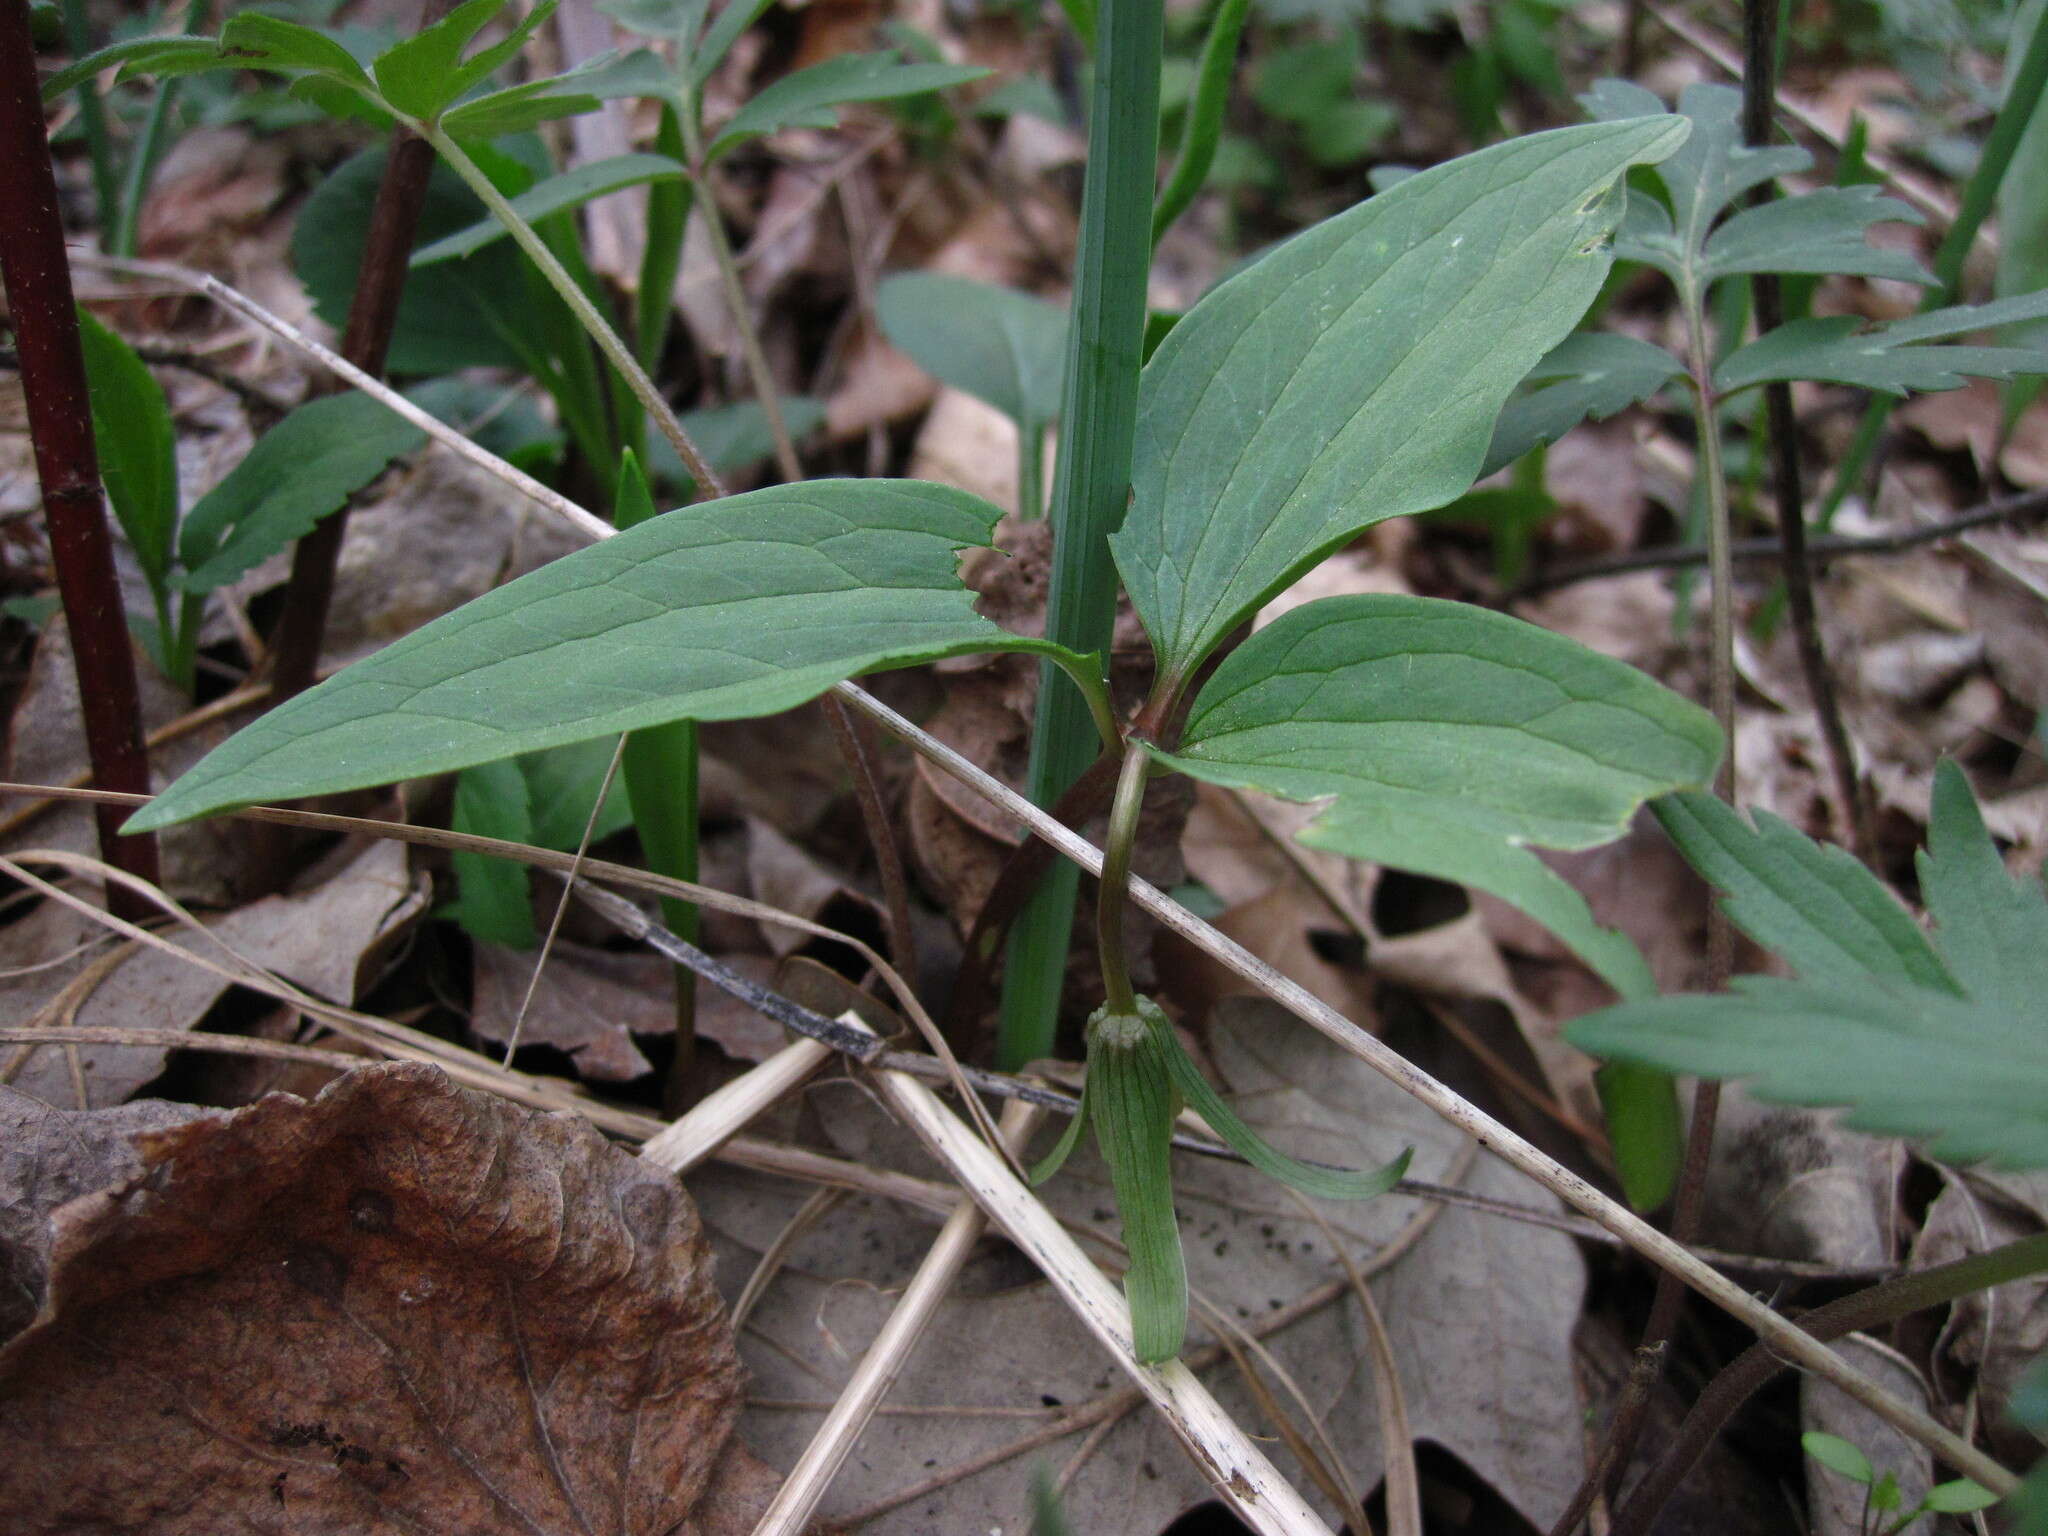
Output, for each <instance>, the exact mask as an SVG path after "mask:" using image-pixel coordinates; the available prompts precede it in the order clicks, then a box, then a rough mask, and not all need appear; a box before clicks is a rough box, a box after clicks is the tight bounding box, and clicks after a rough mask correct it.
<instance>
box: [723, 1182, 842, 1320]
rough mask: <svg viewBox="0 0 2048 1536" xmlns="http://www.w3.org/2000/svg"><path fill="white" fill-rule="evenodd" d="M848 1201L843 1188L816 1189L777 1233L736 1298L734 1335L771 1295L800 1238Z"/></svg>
mask: <svg viewBox="0 0 2048 1536" xmlns="http://www.w3.org/2000/svg"><path fill="white" fill-rule="evenodd" d="M845 1198H846V1191H845V1190H843V1189H830V1188H826V1189H817V1190H813V1191H812V1192H811V1194H810V1196H809V1198H807V1199H806V1200H805V1201H804V1203H803V1204H802V1205H800V1206H799V1207H797V1212H796V1214H795V1215H794V1216H792V1217H790V1218H789V1220H788V1221H786V1222H784V1223H783V1224H782V1230H781V1231H780V1232H778V1233H776V1234H775V1241H774V1242H772V1243H770V1244H769V1245H768V1247H767V1249H766V1251H764V1252H763V1253H762V1255H761V1257H760V1259H759V1261H757V1262H756V1263H755V1265H754V1272H753V1273H752V1274H750V1275H748V1276H747V1283H746V1284H745V1285H743V1286H741V1287H740V1293H739V1295H737V1296H735V1297H734V1298H733V1303H732V1331H733V1332H734V1333H738V1332H740V1330H742V1329H743V1328H745V1327H746V1326H747V1319H748V1318H750V1317H752V1316H753V1315H754V1308H755V1307H757V1306H758V1305H760V1302H761V1298H762V1297H763V1296H765V1295H767V1294H768V1287H769V1286H770V1285H772V1284H774V1282H775V1277H776V1276H777V1275H779V1274H781V1273H782V1266H783V1265H784V1264H785V1263H787V1262H788V1260H789V1253H790V1250H791V1249H792V1248H794V1247H796V1245H797V1241H798V1239H800V1238H801V1237H802V1236H803V1235H804V1234H805V1233H806V1232H808V1231H810V1230H811V1228H812V1227H814V1226H816V1225H817V1224H818V1223H819V1222H820V1221H822V1220H823V1219H824V1217H825V1215H826V1213H827V1212H829V1211H830V1210H831V1209H832V1207H834V1206H835V1205H837V1204H838V1203H839V1202H840V1201H842V1200H844V1199H845Z"/></svg>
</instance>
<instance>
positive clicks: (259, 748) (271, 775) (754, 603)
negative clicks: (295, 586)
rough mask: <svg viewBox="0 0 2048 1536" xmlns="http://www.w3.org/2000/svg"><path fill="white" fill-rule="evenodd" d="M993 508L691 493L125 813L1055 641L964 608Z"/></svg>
mask: <svg viewBox="0 0 2048 1536" xmlns="http://www.w3.org/2000/svg"><path fill="white" fill-rule="evenodd" d="M999 516H1000V514H999V513H998V511H997V510H996V508H994V507H992V506H990V505H989V504H988V503H986V502H984V501H981V500H979V499H978V498H976V497H973V496H970V495H968V494H967V493H965V492H964V491H956V490H952V489H950V488H948V487H945V486H938V485H929V484H924V483H921V482H918V481H908V480H821V481H815V482H812V483H809V484H805V485H788V486H776V487H772V488H770V489H768V490H763V491H754V492H751V493H749V494H748V495H744V496H733V497H728V498H726V499H724V500H722V501H713V502H703V503H699V504H697V505H695V506H691V507H685V508H681V509H679V510H677V511H674V512H670V513H668V514H666V515H665V516H661V517H657V518H654V519H652V520H650V521H648V522H644V523H641V524H640V525H638V526H637V527H635V528H632V529H629V530H627V531H626V532H623V533H620V534H618V535H617V536H616V537H614V538H612V539H609V540H607V541H605V542H604V543H601V544H597V545H594V546H592V547H590V548H588V549H583V550H579V551H577V552H576V553H575V554H572V555H570V556H568V557H566V558H564V559H562V560H558V561H556V562H555V563H554V564H552V565H549V566H546V567H544V568H543V569H541V570H538V571H535V572H534V573H533V574H531V575H529V576H525V577H522V578H520V579H519V580H518V581H515V582H512V583H510V584H508V585H506V586H503V587H500V588H499V589H497V590H496V591H494V592H491V593H488V594H486V595H485V596H483V597H481V598H478V599H477V600H476V601H474V602H471V603H469V604H467V605H465V606H464V607H462V608H460V609H457V610H456V611H455V612H454V613H451V614H449V615H447V616H446V617H444V618H441V619H438V620H436V621H435V622H434V623H432V624H429V625H427V626H426V627H425V628H424V629H421V630H419V631H418V632H416V633H415V634H412V635H409V636H407V637H406V638H405V639H403V640H400V641H398V642H397V643H396V644H394V645H392V646H390V647H388V648H386V649H385V650H383V651H380V652H378V653H377V654H376V655H375V656H372V657H369V658H368V659H367V660H364V661H361V662H358V663H357V664H356V665H355V666H353V667H350V668H348V669H347V670H346V671H344V672H342V673H340V674H339V675H337V676H335V677H333V678H330V679H329V680H328V681H326V682H325V683H322V684H321V685H320V686H319V687H317V688H314V689H312V690H310V691H308V692H306V693H303V694H300V695H299V696H298V697H297V698H295V699H293V700H291V701H290V702H289V703H287V704H284V705H282V706H280V707H279V708H277V709H275V710H273V711H271V712H270V713H269V714H267V715H265V716H264V717H263V718H262V719H260V720H258V721H257V722H255V723H254V724H253V725H250V726H248V727H246V728H245V729H243V730H242V731H241V732H240V733H239V734H237V735H236V736H234V737H232V738H231V739H230V740H229V741H227V742H226V743H225V744H224V745H223V746H221V747H220V748H219V749H218V750H217V751H215V752H214V753H213V754H212V755H211V756H209V757H207V758H206V759H205V760H204V761H202V762H201V763H200V764H199V765H198V766H197V767H196V768H194V769H193V770H192V771H191V772H190V773H188V774H186V775H185V777H184V778H182V779H180V780H178V782H177V783H175V784H173V785H172V786H171V787H170V789H169V790H167V791H166V792H165V793H164V794H162V795H160V796H159V797H158V798H157V799H156V800H154V801H153V802H151V804H150V805H149V806H147V807H145V808H144V809H143V810H142V811H141V812H140V813H139V814H138V816H137V817H136V818H135V819H134V821H133V822H132V823H131V825H134V826H136V828H137V829H138V830H140V829H141V828H142V827H162V826H169V825H171V824H173V823H175V822H179V821H186V820H189V819H191V818H192V817H195V816H203V815H206V814H208V813H209V812H214V811H220V810H225V809H228V808H230V807H234V806H239V805H248V804H253V803H256V802H259V801H265V800H273V799H297V798H300V797H302V796H306V795H315V794H329V793H333V792H336V791H339V790H343V789H355V788H362V787H365V786H368V785H372V784H382V783H388V782H390V781H392V780H394V779H402V778H412V777H416V776H419V775H422V774H430V773H445V772H449V771H452V770H454V769H458V768H465V767H470V766H473V765H475V764H477V763H485V762H491V761H495V760H496V759H499V758H504V757H511V756H514V755H516V754H518V753H521V752H529V751H535V750H538V749H539V748H542V747H550V746H559V745H562V744H564V743H567V742H574V741H584V740H588V739H589V738H591V737H594V736H603V735H609V734H612V733H614V732H618V731H628V730H637V729H640V728H642V727H644V726H650V725H661V724H664V723H666V722H668V721H671V720H730V719H740V718H748V717H752V716H756V715H767V714H774V713H776V712H778V711H780V710H784V709H789V708H793V707H794V706H796V705H798V704H801V703H803V702H804V701H806V700H807V699H811V698H814V697H816V696H817V695H818V694H820V693H822V692H824V691H825V690H826V689H827V688H829V687H831V686H832V685H833V684H834V683H837V682H839V681H841V680H842V679H845V678H849V677H855V676H858V675H860V674H862V673H864V672H871V671H876V670H878V669H882V668H887V667H901V666H910V665H913V664H915V663H918V662H922V661H931V660H935V659H937V658H939V657H942V656H954V655H962V654H966V653H970V652H976V651H999V650H1022V651H1029V652H1034V653H1036V654H1040V655H1051V654H1054V653H1057V652H1058V650H1059V648H1058V647H1056V646H1052V645H1049V644H1047V643H1046V642H1045V641H1042V640H1027V639H1023V638H1020V637H1018V636H1015V635H1012V634H1010V633H1008V632H1007V631H1005V630H1003V629H1001V628H999V627H997V626H996V625H994V624H992V623H990V622H989V621H988V620H987V619H984V618H983V617H981V615H980V614H978V613H976V612H975V610H974V604H973V594H972V593H970V592H969V591H968V590H967V589H966V588H965V587H964V586H962V585H961V583H960V581H959V578H958V575H957V573H956V570H955V565H956V556H957V554H958V552H959V551H960V550H962V549H964V548H968V547H970V546H977V545H986V544H987V543H988V541H989V538H990V535H991V532H992V530H993V529H994V527H995V523H996V520H997V518H998V517H999Z"/></svg>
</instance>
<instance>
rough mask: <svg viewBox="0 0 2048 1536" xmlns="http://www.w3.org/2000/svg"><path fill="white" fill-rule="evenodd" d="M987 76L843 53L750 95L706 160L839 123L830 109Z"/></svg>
mask: <svg viewBox="0 0 2048 1536" xmlns="http://www.w3.org/2000/svg"><path fill="white" fill-rule="evenodd" d="M720 19H721V20H722V19H723V18H720ZM988 73H990V71H988V70H986V69H982V68H979V67H978V66H975V65H967V64H902V63H899V62H897V59H896V56H895V55H894V54H891V53H849V54H843V55H841V56H840V57H839V58H836V59H827V60H825V62H824V63H822V64H813V65H812V66H811V67H810V68H808V69H800V70H798V71H797V72H796V73H795V74H792V75H784V76H783V77H782V78H781V79H780V80H778V81H776V82H775V83H774V84H773V85H771V86H769V87H768V88H767V89H766V90H764V91H762V92H761V93H760V94H759V95H757V96H755V97H754V98H753V99H752V100H751V101H749V102H748V103H747V104H746V105H745V106H743V107H741V108H740V109H739V111H737V112H735V113H734V114H733V115H732V118H731V119H730V120H729V121H728V122H727V123H726V125H725V126H724V127H723V128H722V129H720V130H719V133H718V137H717V138H716V139H714V140H713V141H712V144H711V147H710V148H709V149H708V150H706V151H705V158H706V159H708V160H716V159H717V158H718V157H719V156H720V155H723V154H726V153H728V152H729V151H731V150H732V149H734V148H736V147H737V146H739V145H741V144H743V143H745V142H746V141H747V140H748V139H755V138H760V137H761V136H762V135H764V134H770V133H777V132H780V131H781V130H782V129H784V128H830V127H832V126H833V125H834V124H835V123H836V122H838V120H839V118H838V114H837V112H836V111H834V108H837V107H842V106H845V105H846V104H847V103H849V102H855V101H893V100H895V99H896V98H898V97H902V96H921V95H923V94H924V93H925V92H927V91H939V90H945V89H947V88H948V87H950V86H955V85H964V84H966V83H967V82H968V81H969V80H979V79H981V78H982V77H983V76H984V75H986V74H988Z"/></svg>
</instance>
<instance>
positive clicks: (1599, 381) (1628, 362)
mask: <svg viewBox="0 0 2048 1536" xmlns="http://www.w3.org/2000/svg"><path fill="white" fill-rule="evenodd" d="M1683 372H1685V365H1684V364H1683V363H1681V362H1679V360H1678V359H1677V358H1675V357H1673V356H1672V355H1671V354H1670V353H1669V352H1666V351H1665V350H1664V349H1663V348H1662V347H1659V346H1655V345H1653V344H1651V343H1650V342H1647V341H1638V340H1637V339H1636V338H1635V337H1633V336H1617V335H1615V334H1614V333H1613V332H1611V331H1578V332H1575V333H1573V334H1572V335H1570V336H1567V337H1566V338H1565V339H1564V340H1563V341H1561V342H1559V343H1558V344H1557V345H1556V346H1555V347H1553V348H1551V350H1550V353H1549V355H1548V356H1546V357H1545V358H1544V359H1543V361H1542V362H1540V363H1538V364H1537V365H1536V366H1535V367H1534V368H1532V369H1530V370H1529V375H1528V377H1527V378H1525V379H1524V380H1523V381H1522V382H1523V384H1524V385H1526V386H1530V387H1528V388H1526V389H1525V390H1524V391H1523V393H1521V394H1519V395H1517V396H1516V397H1515V398H1514V399H1512V400H1510V401H1509V402H1508V403H1507V406H1506V408H1505V409H1503V410H1502V411H1501V413H1500V419H1499V420H1498V421H1497V422H1495V423H1494V428H1493V442H1492V444H1491V445H1490V446H1489V447H1488V448H1487V450H1486V462H1485V463H1484V464H1482V465H1481V466H1480V469H1479V473H1480V476H1481V477H1482V478H1484V477H1485V476H1487V475H1490V474H1492V473H1493V472H1494V471H1495V470H1498V469H1505V468H1506V467H1507V466H1508V465H1510V464H1512V463H1514V462H1515V460H1517V459H1519V458H1520V457H1521V456H1522V455H1523V454H1525V453H1527V452H1528V451H1529V450H1530V449H1532V448H1534V447H1536V446H1537V445H1538V444H1541V443H1554V442H1556V441H1557V440H1558V439H1559V438H1560V437H1563V436H1564V435H1565V433H1567V432H1569V431H1570V430H1571V429H1572V428H1573V427H1576V426H1577V425H1578V424H1579V423H1580V422H1582V421H1585V420H1587V419H1588V418H1589V417H1590V418H1591V419H1592V420H1594V421H1605V420H1606V419H1607V418H1608V417H1610V416H1614V415H1617V414H1619V413H1620V412H1622V411H1625V410H1627V409H1628V408H1629V407H1630V406H1632V405H1635V404H1637V403H1638V402H1640V401H1643V400H1647V399H1649V398H1650V396H1652V395H1654V394H1655V393H1656V392H1657V391H1658V390H1660V389H1662V388H1663V387H1664V386H1665V385H1666V384H1668V383H1670V382H1671V380H1672V379H1674V378H1676V377H1678V375H1680V374H1682V373H1683Z"/></svg>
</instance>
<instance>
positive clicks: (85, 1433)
mask: <svg viewBox="0 0 2048 1536" xmlns="http://www.w3.org/2000/svg"><path fill="white" fill-rule="evenodd" d="M139 1151H140V1154H141V1161H142V1171H141V1172H140V1173H139V1174H138V1175H137V1176H135V1177H133V1178H131V1179H127V1180H125V1181H123V1182H120V1183H117V1184H115V1185H113V1186H112V1187H109V1188H106V1189H103V1190H101V1191H99V1192H97V1193H95V1194H92V1195H88V1196H86V1197H84V1198H81V1199H76V1200H73V1201H71V1202H69V1203H68V1204H66V1205H63V1206H61V1207H60V1208H59V1209H58V1210H57V1211H56V1212H55V1213H54V1214H53V1215H52V1217H51V1235H50V1253H51V1260H50V1279H49V1286H48V1296H47V1299H46V1300H45V1303H44V1305H43V1307H42V1309H41V1312H40V1314H39V1315H38V1317H37V1319H36V1321H35V1323H34V1324H33V1325H32V1326H31V1327H30V1328H29V1329H28V1330H27V1331H26V1332H24V1333H23V1334H21V1335H20V1336H19V1337H18V1338H16V1339H15V1340H14V1341H13V1342H12V1343H11V1344H9V1345H8V1346H7V1347H6V1349H5V1350H4V1351H0V1525H4V1526H5V1528H6V1529H8V1530H9V1531H13V1532H19V1533H21V1536H32V1533H37V1532H52V1533H56V1532H66V1533H70V1532H77V1531H80V1530H86V1529H114V1528H118V1529H122V1530H132V1531H140V1532H149V1533H152V1536H172V1533H181V1532H193V1533H202V1532H203V1533H207V1536H212V1533H216V1532H219V1531H223V1530H240V1529H265V1528H275V1529H289V1530H293V1531H336V1532H340V1531H350V1532H360V1533H378V1532H393V1533H397V1532H404V1533H408V1536H410V1533H414V1532H419V1531H451V1532H452V1531H502V1530H527V1531H543V1530H545V1531H555V1530H584V1531H591V1530H599V1529H602V1530H606V1531H619V1532H642V1533H647V1536H656V1533H662V1532H669V1531H673V1530H679V1529H680V1530H684V1531H688V1530H690V1529H692V1528H693V1527H692V1524H691V1523H690V1521H689V1517H690V1513H691V1510H692V1506H693V1505H694V1504H695V1503H696V1502H697V1500H698V1497H699V1495H700V1494H702V1493H703V1491H704V1489H705V1487H706V1485H707V1483H708V1482H709V1480H710V1478H711V1476H712V1474H713V1471H714V1469H715V1468H716V1467H717V1465H718V1462H719V1460H720V1457H721V1453H722V1451H723V1448H724V1446H725V1444H726V1441H727V1438H728V1435H729V1433H730V1430H731V1427H732V1423H733V1418H734V1415H735V1413H736V1410H737V1398H738V1390H739V1366H738V1362H737V1360H736V1358H735V1356H734V1354H733V1349H732V1341H731V1336H730V1333H729V1330H728V1326H727V1323H726V1318H725V1313H724V1310H723V1308H722V1307H721V1306H720V1304H719V1301H718V1297H717V1294H716V1292H715V1291H714V1290H713V1288H712V1283H711V1263H710V1254H709V1251H708V1249H707V1248H706V1246H705V1243H704V1239H703V1234H702V1229H701V1225H700V1223H699V1221H698V1218H697V1214H696V1212H695V1210H694V1209H693V1208H692V1207H691V1205H690V1202H689V1200H688V1199H687V1197H686V1196H685V1195H684V1194H683V1192H682V1190H681V1188H680V1187H679V1186H678V1185H677V1184H676V1182H675V1181H674V1180H673V1179H671V1178H668V1177H666V1176H665V1175H662V1174H661V1173H659V1172H658V1171H657V1170H654V1169H651V1168H648V1167H646V1166H645V1165H643V1164H641V1163H640V1162H639V1161H638V1160H637V1159H635V1158H633V1157H630V1156H628V1155H627V1154H626V1153H624V1152H623V1151H620V1150H618V1149H616V1148H614V1147H612V1146H610V1145H609V1144H608V1143H606V1142H605V1140H604V1139H603V1137H602V1136H600V1135H599V1134H598V1133H597V1132H596V1131H595V1130H594V1129H592V1128H591V1127H590V1126H589V1125H588V1124H587V1123H585V1122H582V1121H580V1120H576V1119H573V1118H570V1117H567V1116H553V1115H543V1114H538V1113H536V1112H533V1111H531V1110H526V1109H521V1108H517V1107H515V1106H513V1105H510V1104H507V1103H505V1102H503V1101H501V1100H498V1099H495V1098H492V1097H489V1096H487V1095H484V1094H479V1093H474V1092H470V1091H468V1090H465V1089H461V1088H457V1087H455V1086H454V1085H453V1084H451V1083H450V1082H449V1081H448V1080H447V1079H446V1078H445V1077H444V1076H443V1075H442V1074H441V1073H440V1072H439V1071H438V1070H436V1069H434V1068H431V1067H424V1066H413V1065H396V1064H393V1065H381V1066H374V1067H366V1068H363V1069H361V1070H359V1071H356V1072H352V1073H350V1074H349V1075H348V1076H346V1077H345V1078H342V1079H341V1080H340V1081H338V1082H337V1083H336V1084H335V1085H334V1086H333V1087H331V1088H329V1089H328V1090H327V1091H325V1092H324V1093H322V1094H321V1095H320V1096H319V1098H317V1099H315V1100H314V1101H312V1102H311V1103H307V1102H305V1101H303V1100H299V1099H294V1098H291V1097H289V1096H286V1095H282V1094H279V1095H273V1096H272V1097H270V1098H268V1099H265V1100H264V1101H262V1102H261V1103H259V1104H256V1105H252V1106H251V1107H249V1108H247V1109H243V1110H239V1111H236V1112H234V1113H232V1114H228V1115H221V1116H213V1117H208V1118H206V1119H203V1120H199V1121H195V1122H193V1123H190V1124H188V1125H185V1126H182V1127H177V1128H174V1129H171V1130H167V1131H163V1132H159V1133H156V1134H153V1135H150V1136H148V1137H145V1138H144V1139H143V1140H142V1142H141V1144H140V1147H139Z"/></svg>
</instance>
